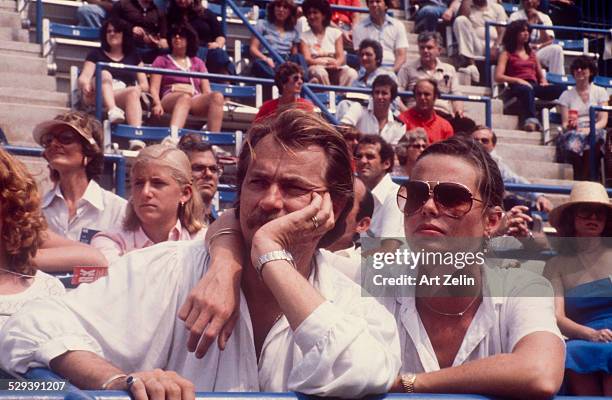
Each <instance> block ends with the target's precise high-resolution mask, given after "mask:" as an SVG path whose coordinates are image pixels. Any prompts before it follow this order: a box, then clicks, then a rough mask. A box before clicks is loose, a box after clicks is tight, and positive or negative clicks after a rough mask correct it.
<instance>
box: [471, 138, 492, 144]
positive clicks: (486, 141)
mask: <svg viewBox="0 0 612 400" xmlns="http://www.w3.org/2000/svg"><path fill="white" fill-rule="evenodd" d="M474 140H476V141H477V142H480V143H482V144H489V143H491V139H489V138H479V139H474Z"/></svg>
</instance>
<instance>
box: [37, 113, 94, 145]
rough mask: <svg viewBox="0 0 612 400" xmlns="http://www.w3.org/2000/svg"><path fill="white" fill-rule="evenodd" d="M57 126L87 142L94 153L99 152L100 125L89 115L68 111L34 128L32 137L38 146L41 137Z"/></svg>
mask: <svg viewBox="0 0 612 400" xmlns="http://www.w3.org/2000/svg"><path fill="white" fill-rule="evenodd" d="M58 126H63V127H66V128H70V129H71V130H72V131H74V132H75V133H77V134H78V135H79V136H81V137H82V138H83V139H85V141H87V142H88V143H89V144H90V145H91V146H92V147H93V148H94V149H95V151H101V148H102V142H103V132H102V125H101V124H100V122H99V121H97V120H96V119H95V118H94V117H92V116H91V115H88V114H86V113H83V112H80V111H68V112H66V113H64V114H60V115H58V116H56V117H55V118H53V119H52V120H49V121H44V122H41V123H40V124H38V125H37V126H36V127H35V128H34V132H33V134H32V136H33V137H34V140H35V141H36V143H38V144H39V145H42V144H41V139H42V137H43V135H44V134H45V133H47V132H49V131H51V130H53V129H55V128H56V127H58Z"/></svg>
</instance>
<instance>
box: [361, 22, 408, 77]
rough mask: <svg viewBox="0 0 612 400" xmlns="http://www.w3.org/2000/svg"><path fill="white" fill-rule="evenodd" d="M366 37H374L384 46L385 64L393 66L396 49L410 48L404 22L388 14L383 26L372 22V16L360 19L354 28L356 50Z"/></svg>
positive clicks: (383, 61) (373, 38)
mask: <svg viewBox="0 0 612 400" xmlns="http://www.w3.org/2000/svg"><path fill="white" fill-rule="evenodd" d="M364 39H372V40H375V41H377V42H378V43H380V45H381V46H382V48H383V60H382V63H383V65H388V66H391V65H393V64H394V63H395V50H397V49H407V48H408V36H407V35H406V28H405V27H404V24H403V23H402V22H400V21H399V20H397V19H395V18H392V17H390V16H388V15H385V21H384V22H383V25H382V26H378V25H376V24H375V23H374V22H372V19H371V18H370V16H367V17H366V18H364V19H362V20H361V21H359V23H358V24H357V26H355V28H353V47H354V49H355V50H359V44H360V43H361V41H362V40H364Z"/></svg>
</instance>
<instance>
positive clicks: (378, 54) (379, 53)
mask: <svg viewBox="0 0 612 400" xmlns="http://www.w3.org/2000/svg"><path fill="white" fill-rule="evenodd" d="M367 47H371V48H372V50H374V57H375V58H376V66H377V67H380V66H381V65H382V60H383V48H382V46H381V45H380V43H378V42H377V41H375V40H372V39H363V40H362V41H361V43H359V50H358V51H357V54H360V53H361V50H363V49H365V48H367Z"/></svg>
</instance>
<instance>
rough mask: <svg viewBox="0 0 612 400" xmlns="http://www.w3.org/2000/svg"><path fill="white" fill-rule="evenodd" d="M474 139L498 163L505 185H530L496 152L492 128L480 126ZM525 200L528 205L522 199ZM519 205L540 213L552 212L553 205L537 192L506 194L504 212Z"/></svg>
mask: <svg viewBox="0 0 612 400" xmlns="http://www.w3.org/2000/svg"><path fill="white" fill-rule="evenodd" d="M471 136H472V139H474V140H475V141H477V142H479V143H480V144H481V145H482V147H483V148H484V149H485V150H486V151H487V153H489V155H490V156H491V158H492V159H493V160H494V161H495V162H496V163H497V167H498V168H499V172H500V173H501V176H502V179H503V180H504V183H522V184H530V183H531V182H529V180H528V179H527V178H525V177H523V176H520V175H518V174H517V173H516V172H514V171H513V170H512V168H510V166H509V165H508V164H506V163H505V162H504V160H503V159H502V157H501V156H500V155H499V154H498V153H497V152H496V151H495V146H496V145H497V135H495V132H493V130H492V129H491V128H488V127H486V126H484V125H478V126H476V128H474V131H473V132H472V133H471ZM517 195H518V196H520V197H521V198H525V199H526V200H527V203H526V202H525V201H524V200H522V199H521V198H519V197H517ZM517 205H525V206H528V207H529V208H532V209H533V208H535V209H536V210H538V211H544V212H550V210H552V208H553V205H552V203H551V202H550V200H549V199H548V198H547V197H546V196H544V194H543V193H536V192H520V193H516V194H512V195H509V194H505V195H504V210H510V209H511V208H512V207H514V206H517Z"/></svg>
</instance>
